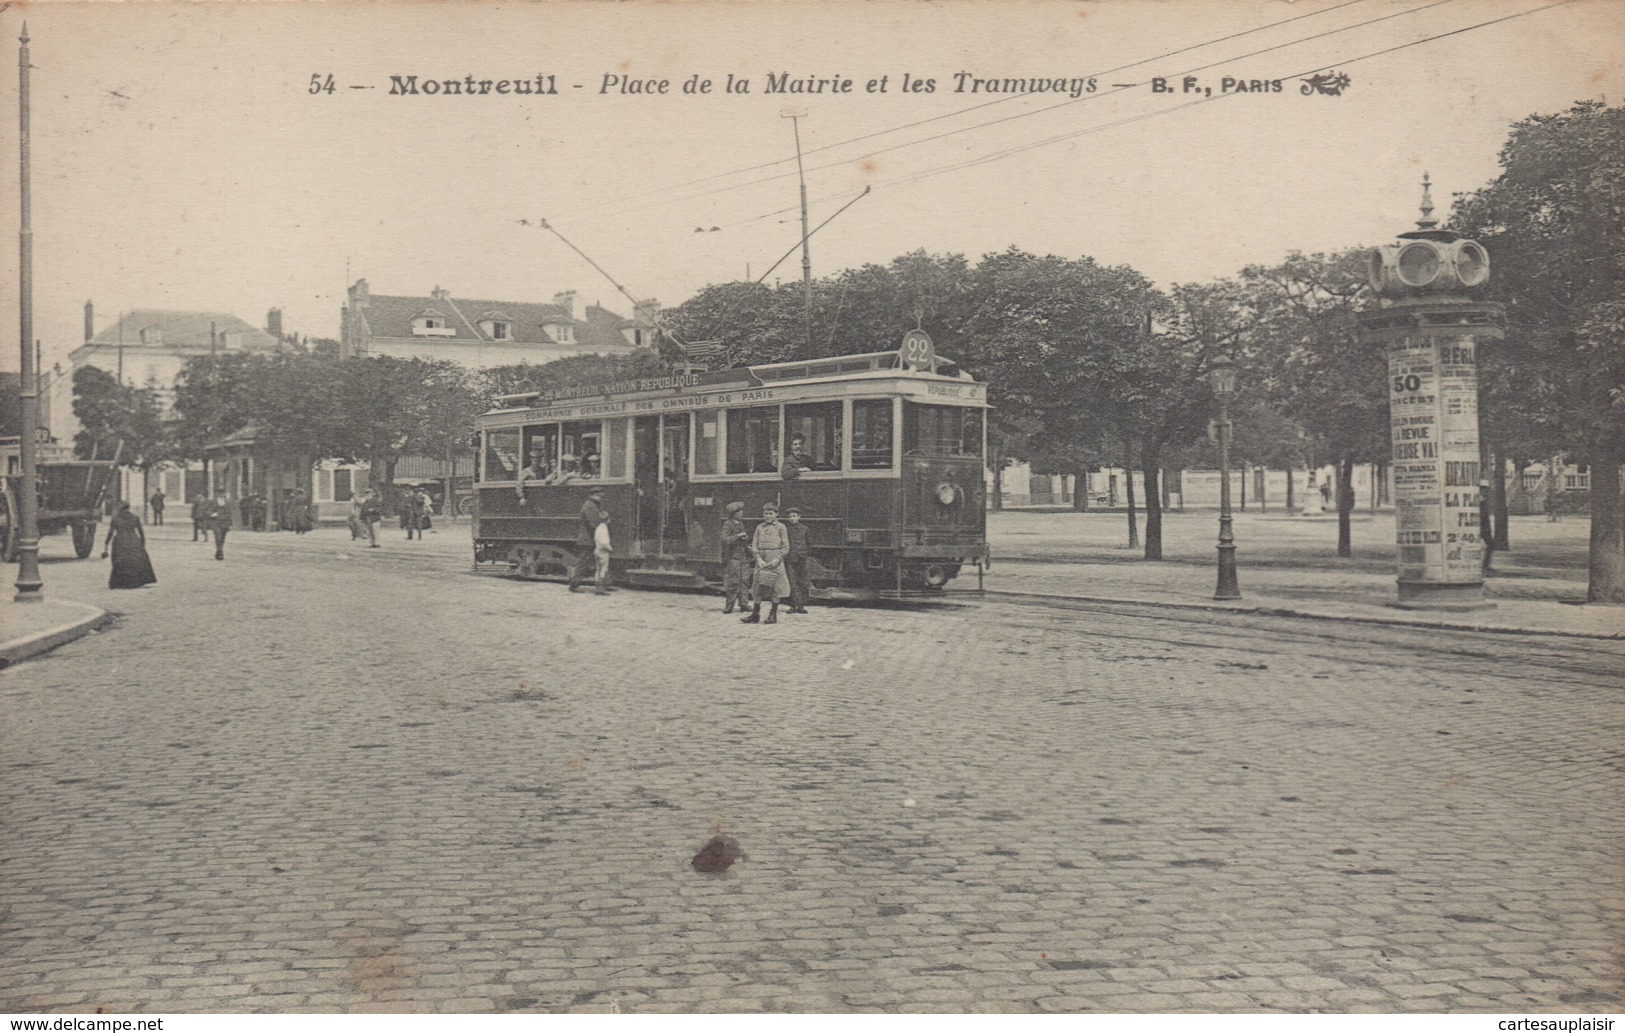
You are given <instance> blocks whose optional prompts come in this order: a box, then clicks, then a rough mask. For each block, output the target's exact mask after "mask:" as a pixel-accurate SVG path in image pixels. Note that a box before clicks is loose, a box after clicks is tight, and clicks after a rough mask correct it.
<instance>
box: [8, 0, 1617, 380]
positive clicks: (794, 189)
mask: <svg viewBox="0 0 1625 1033" xmlns="http://www.w3.org/2000/svg"><path fill="white" fill-rule="evenodd" d="M25 19H26V21H27V29H28V33H29V36H30V48H31V49H30V63H31V73H30V74H31V112H30V113H31V121H32V131H31V155H32V161H31V166H32V181H31V182H32V195H33V203H32V213H31V214H32V225H33V255H34V259H33V263H34V290H33V305H34V323H35V331H36V334H35V336H36V337H38V338H39V339H40V340H41V342H42V345H43V349H44V354H45V361H46V365H47V366H49V365H50V364H51V363H53V362H56V361H64V362H65V360H66V356H67V354H68V352H70V351H71V350H72V349H73V348H74V347H76V346H77V345H78V344H79V343H80V340H81V338H82V336H83V334H82V325H83V305H84V303H85V301H86V300H91V301H94V303H95V306H96V317H97V318H96V324H97V329H98V330H100V329H102V328H104V327H106V326H108V325H111V323H112V322H113V321H114V320H115V319H116V318H117V316H118V313H119V312H120V311H123V310H129V309H133V308H171V309H199V310H212V311H229V312H233V313H235V314H237V315H239V316H241V317H243V318H244V319H247V320H248V321H249V322H251V323H254V324H256V325H262V324H263V321H264V317H265V312H266V310H267V309H269V308H271V307H273V306H274V307H280V308H281V309H282V310H283V312H284V325H285V327H286V328H288V329H291V330H295V331H297V332H300V333H304V334H308V335H311V336H319V337H336V336H338V326H339V313H340V307H341V305H342V304H343V302H344V292H345V287H346V285H347V284H349V283H352V282H354V281H355V280H356V279H359V278H361V277H365V278H366V279H367V280H368V283H369V285H370V287H371V289H372V291H373V292H374V293H378V294H408V295H411V294H416V295H426V294H427V293H428V292H429V291H430V290H432V289H433V288H435V287H444V288H446V289H447V290H450V291H451V292H452V296H453V297H463V298H477V299H496V300H505V301H543V300H547V299H549V298H551V297H552V296H553V295H554V294H555V293H557V292H559V291H564V290H575V291H577V292H578V298H579V299H580V300H581V301H585V302H600V303H602V304H604V305H605V306H607V307H609V308H612V309H616V310H618V311H622V312H627V313H629V312H630V308H631V305H630V302H628V301H627V300H626V299H625V298H623V297H622V296H621V295H620V294H619V292H618V291H617V288H616V287H615V286H614V285H613V284H612V282H611V278H613V280H614V281H615V282H618V283H619V284H621V285H622V286H624V287H625V288H626V289H627V291H628V292H629V293H631V294H632V295H634V296H636V297H638V298H647V297H655V298H658V299H659V300H660V301H661V302H662V303H664V304H667V305H675V304H677V303H679V302H681V301H683V300H684V299H685V298H687V297H690V296H691V295H693V294H694V293H695V292H697V291H698V290H700V289H701V288H703V287H704V286H705V285H706V284H708V283H713V282H722V281H727V280H737V279H742V278H745V277H746V276H747V275H749V276H750V277H751V278H756V277H759V276H762V275H763V274H764V273H766V272H767V270H768V268H769V267H770V266H771V265H772V264H773V263H774V262H775V261H777V260H778V259H779V258H780V257H781V256H783V255H785V254H786V252H789V251H791V250H794V249H796V245H797V242H798V241H799V239H800V226H799V220H800V216H799V193H798V191H799V187H798V179H797V166H796V146H797V141H796V134H797V133H798V132H799V135H800V147H801V151H802V165H803V166H804V169H805V179H806V188H807V195H808V199H809V208H810V218H811V222H812V225H813V226H815V227H816V226H818V225H819V224H820V223H822V222H824V220H825V219H829V218H830V217H831V216H832V215H835V213H836V212H837V210H838V209H840V208H841V207H842V206H843V205H846V204H847V203H848V202H850V201H853V199H854V198H858V197H859V195H860V194H862V192H863V190H864V188H865V187H870V188H872V190H871V192H870V193H869V194H868V195H866V196H863V197H862V198H861V199H860V200H857V201H855V202H854V203H852V205H851V207H850V208H848V209H847V210H846V211H844V212H842V213H841V214H839V215H836V217H835V218H833V219H832V220H831V221H830V222H829V223H828V225H827V226H825V227H824V228H823V229H821V230H818V231H817V232H816V233H815V234H814V236H813V237H812V239H811V242H810V249H811V260H812V269H813V274H814V275H815V276H824V275H829V274H832V273H835V272H838V271H839V270H841V269H844V268H850V267H856V266H860V265H863V264H866V263H885V262H888V261H890V260H891V259H892V258H894V257H896V256H897V255H900V254H903V253H906V252H909V251H913V250H916V249H921V248H923V249H925V250H927V251H930V252H933V253H960V254H964V255H966V256H968V257H970V258H971V259H972V260H975V259H976V258H978V257H980V256H981V255H983V254H986V253H989V252H994V251H1000V250H1004V249H1006V248H1009V247H1019V248H1022V249H1025V250H1028V251H1032V252H1036V253H1040V254H1058V255H1064V256H1067V257H1077V256H1081V255H1089V256H1091V257H1093V258H1095V259H1096V260H1098V261H1100V262H1103V263H1106V264H1113V265H1115V264H1127V265H1131V266H1133V267H1134V268H1135V269H1137V270H1139V271H1140V272H1142V273H1144V274H1145V275H1147V276H1149V277H1150V278H1152V279H1153V280H1154V281H1156V282H1158V283H1160V284H1163V285H1169V284H1173V283H1176V282H1197V281H1207V280H1212V279H1215V278H1219V277H1223V276H1227V275H1233V274H1234V273H1236V272H1237V271H1238V270H1239V269H1241V268H1242V267H1243V266H1245V265H1248V264H1252V263H1272V262H1276V261H1279V260H1280V259H1281V258H1283V257H1285V255H1286V254H1287V253H1288V252H1290V251H1292V250H1301V251H1306V252H1314V251H1326V250H1335V249H1341V248H1344V247H1351V246H1356V245H1368V244H1375V243H1382V242H1385V241H1387V240H1389V239H1391V238H1392V236H1393V234H1395V233H1397V232H1401V231H1403V230H1407V229H1410V228H1412V226H1413V224H1414V220H1415V219H1416V218H1417V203H1418V200H1419V197H1420V183H1421V177H1422V174H1423V172H1424V171H1426V172H1427V173H1429V174H1430V176H1431V178H1432V182H1433V184H1434V186H1433V196H1434V198H1435V200H1436V202H1437V203H1438V205H1439V209H1440V211H1439V212H1438V213H1437V214H1439V215H1441V216H1443V215H1446V214H1447V213H1448V207H1449V199H1450V196H1451V194H1452V193H1455V192H1460V191H1469V190H1472V189H1476V188H1478V187H1480V186H1483V185H1485V184H1486V183H1488V182H1489V181H1490V180H1491V179H1493V178H1494V176H1495V174H1496V172H1497V154H1498V152H1499V150H1500V148H1501V146H1502V144H1503V143H1504V141H1505V139H1506V135H1507V131H1508V128H1509V127H1510V125H1511V124H1512V123H1513V122H1515V121H1518V120H1519V119H1522V118H1526V117H1528V116H1529V115H1532V114H1535V113H1550V112H1556V111H1560V110H1563V109H1565V108H1567V107H1568V106H1570V105H1571V104H1572V103H1573V102H1575V101H1577V100H1581V99H1602V100H1605V101H1608V102H1610V103H1614V104H1618V103H1620V102H1621V100H1622V97H1625V0H1570V2H1566V3H1554V2H1553V0H1295V2H1286V0H1227V2H1208V0H1202V2H1197V0H1156V2H1139V0H1112V2H1101V3H1063V2H1049V0H1031V2H1019V3H1008V2H1000V3H994V2H990V0H960V2H951V0H945V2H926V0H920V2H908V3H892V2H885V0H880V2H875V3H854V2H799V3H797V2H783V3H773V2H755V3H730V2H704V0H700V2H688V3H685V2H663V3H656V2H645V0H628V2H622V3H573V2H567V0H566V2H538V3H459V4H427V3H397V2H388V0H384V2H374V3H357V4H349V3H304V2H297V0H293V2H280V3H269V2H268V3H222V2H216V3H208V2H205V3H187V4H182V3H169V2H162V0H159V2H147V3H72V2H69V3H52V2H34V3H12V4H10V5H7V6H6V8H5V9H4V10H3V11H0V28H3V29H4V30H5V36H4V38H5V39H6V40H7V41H8V45H11V46H15V45H16V43H15V40H16V38H17V36H18V35H19V33H20V31H21V28H22V22H23V21H24V20H25ZM1483 23H1491V24H1483ZM1430 37H1438V38H1432V39H1430ZM7 67H8V68H9V67H11V66H10V65H9V63H8V65H7ZM1339 73H1341V74H1342V75H1346V76H1347V85H1346V87H1345V88H1343V89H1342V90H1341V92H1340V93H1337V94H1335V95H1334V94H1331V93H1324V92H1319V91H1316V90H1314V89H1313V88H1312V87H1311V86H1310V84H1309V82H1308V79H1309V77H1310V76H1312V75H1315V74H1323V75H1326V76H1331V75H1336V74H1339ZM730 75H732V76H733V77H734V81H735V84H736V85H737V84H738V83H739V82H740V81H745V82H748V84H749V92H748V93H743V92H728V90H727V86H728V77H729V76H730ZM905 75H906V76H907V77H908V82H909V83H910V84H911V85H915V86H916V87H917V88H916V89H912V90H909V89H905V85H904V77H905ZM1187 75H1190V76H1194V80H1193V82H1192V84H1191V87H1190V89H1189V90H1187V89H1186V80H1185V77H1186V76H1187ZM410 76H416V77H417V82H418V84H419V86H420V91H419V92H418V93H417V94H416V95H412V94H404V93H402V92H400V91H399V90H397V91H396V92H395V93H393V94H392V92H391V88H392V83H393V81H394V80H393V78H392V77H400V79H401V81H402V82H405V81H406V79H407V77H410ZM538 76H542V77H544V78H545V79H546V80H547V81H548V82H550V83H551V85H552V87H553V89H555V90H556V91H557V92H556V93H550V94H547V95H537V94H536V93H534V92H533V93H529V94H524V95H519V94H515V93H514V92H511V87H510V92H507V93H499V92H497V91H498V86H497V85H496V84H497V83H499V82H504V81H514V80H519V81H525V82H527V83H534V82H535V81H536V79H537V77H538ZM329 77H331V79H329ZM466 77H472V78H473V80H474V81H475V82H476V83H478V82H481V81H490V82H491V84H492V85H491V87H490V92H489V93H485V94H479V95H473V96H469V95H464V94H458V95H448V94H447V92H446V91H445V90H443V89H442V90H441V91H440V92H439V93H437V94H434V95H429V94H427V93H425V92H423V91H422V89H421V85H422V84H423V83H424V82H427V81H429V80H434V81H436V82H442V81H445V80H458V81H459V82H462V81H465V79H466ZM696 77H697V78H696ZM770 77H772V78H773V79H780V78H781V77H782V78H783V80H785V81H786V85H788V83H789V82H800V83H805V82H806V81H807V80H809V79H811V80H813V81H814V84H815V85H816V81H817V80H826V83H825V84H824V87H823V89H822V90H821V91H819V92H772V91H771V90H770V86H771V83H770ZM883 77H884V83H882V82H881V80H882V78H883ZM691 79H692V80H693V81H692V85H691V87H690V89H687V90H685V85H686V84H690V82H691ZM1007 79H1008V80H1024V81H1026V82H1027V83H1028V84H1029V85H1031V84H1032V83H1033V81H1034V80H1045V81H1047V83H1048V85H1050V86H1052V87H1053V86H1057V85H1059V87H1060V88H1061V92H1058V93H1057V92H1043V93H1038V92H1025V93H1022V92H1005V91H1004V90H1003V86H1004V83H1003V80H1007ZM1156 79H1163V80H1165V81H1166V85H1167V89H1166V91H1161V92H1159V91H1158V90H1156V88H1155V86H1154V80H1156ZM1227 79H1228V80H1233V81H1239V82H1244V83H1249V84H1250V83H1251V82H1252V81H1254V80H1257V81H1259V82H1260V83H1263V84H1266V85H1264V88H1263V89H1262V90H1259V91H1252V90H1248V91H1246V92H1242V91H1239V90H1235V89H1229V90H1227V89H1226V88H1225V87H1226V85H1227V84H1226V80H1227ZM828 80H833V81H834V83H836V84H839V83H841V82H843V81H850V87H849V88H848V90H847V91H845V92H841V91H840V88H839V86H838V85H836V86H833V87H832V86H831V85H830V84H829V83H828V82H827V81H828ZM976 80H983V83H982V84H980V85H979V84H978V83H977V82H976ZM1091 80H1093V83H1094V89H1093V91H1092V92H1091V91H1090V90H1089V89H1088V83H1089V82H1090V81H1091ZM662 81H663V82H665V83H666V87H665V92H664V93H662V92H660V85H659V84H660V83H661V82H662ZM704 81H709V83H710V89H709V91H708V92H703V91H701V89H700V83H702V82H704ZM989 81H994V82H995V86H997V87H999V88H1000V89H999V92H991V93H990V92H987V90H988V87H987V85H986V84H987V82H989ZM1057 81H1059V82H1057ZM926 82H929V83H930V86H929V87H926V86H923V85H921V84H923V83H926ZM1276 82H1279V84H1280V85H1279V89H1278V90H1277V89H1276V88H1275V86H1274V83H1276ZM329 83H330V84H331V87H332V88H331V90H330V91H329V90H328V89H327V86H328V85H329ZM871 87H872V88H871ZM1074 90H1076V91H1077V94H1078V95H1077V96H1076V97H1074V96H1072V92H1073V91H1074ZM1208 90H1211V94H1209V93H1207V92H1206V91H1208ZM313 91H314V92H313ZM1305 91H1308V95H1306V93H1305ZM0 107H3V108H4V109H5V111H6V113H7V114H6V115H5V119H4V122H3V123H0V124H3V125H4V127H5V128H4V130H3V131H0V166H3V168H4V170H5V175H6V176H8V177H14V176H15V175H16V170H17V168H18V164H19V163H18V151H17V148H18V134H17V132H16V129H15V126H16V125H17V122H16V120H15V116H14V114H13V113H15V112H16V111H17V109H18V95H17V82H16V79H15V78H14V77H13V75H12V74H11V73H9V72H8V73H7V75H6V77H5V81H4V82H3V83H0ZM788 113H796V114H798V115H802V116H804V117H797V118H794V119H792V118H789V117H786V116H787V114H788ZM14 185H15V180H14V179H13V180H11V181H10V182H8V184H7V188H6V189H4V190H0V197H4V198H6V202H5V204H6V210H4V211H3V212H0V233H4V234H7V235H9V238H10V239H12V240H16V239H17V229H18V212H17V206H16V202H15V198H16V196H17V191H16V190H15V188H14ZM544 219H545V220H547V221H548V223H549V224H550V225H552V226H553V227H554V228H555V229H556V230H557V231H558V233H559V234H562V235H563V237H564V238H567V239H568V241H569V242H570V244H573V245H574V246H575V247H576V248H579V249H580V251H582V252H584V253H585V254H586V255H587V256H590V258H591V259H592V260H594V261H595V262H596V263H597V264H598V265H599V266H601V267H602V269H603V272H600V271H598V270H595V269H594V268H593V267H592V266H591V265H590V264H588V262H587V261H585V260H584V259H583V258H582V257H580V256H579V255H578V254H577V253H576V252H575V251H573V250H572V249H571V247H570V246H569V245H567V244H566V243H565V241H564V240H563V239H561V238H560V236H558V235H555V234H554V233H552V232H549V231H548V230H546V229H544V228H542V226H541V222H542V220H544ZM4 254H5V259H4V266H3V268H0V309H3V310H4V316H5V320H4V326H5V328H6V334H7V336H6V337H5V338H4V339H3V340H0V369H13V370H14V369H16V368H17V366H18V361H19V359H18V342H17V335H16V333H15V332H14V331H13V330H12V329H11V328H14V327H16V326H17V325H18V324H17V309H18V305H19V293H18V264H17V258H16V255H17V251H16V249H15V248H13V247H10V246H8V247H7V248H6V249H5V251H4ZM606 273H607V274H608V275H607V276H606V275H605V274H606ZM800 275H801V261H800V255H799V253H797V254H794V255H792V256H790V257H789V258H786V259H785V261H784V262H783V264H781V265H779V266H778V268H777V269H776V270H775V271H774V272H773V273H772V274H771V275H770V280H769V282H771V281H772V280H775V279H783V280H785V281H794V280H795V279H797V278H799V276H800ZM905 329H908V328H906V327H900V328H899V333H900V334H901V332H902V331H903V330H905Z"/></svg>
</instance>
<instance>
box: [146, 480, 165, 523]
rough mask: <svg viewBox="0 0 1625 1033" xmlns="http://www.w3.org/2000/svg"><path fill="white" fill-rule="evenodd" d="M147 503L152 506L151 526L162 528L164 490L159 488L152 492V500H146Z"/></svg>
mask: <svg viewBox="0 0 1625 1033" xmlns="http://www.w3.org/2000/svg"><path fill="white" fill-rule="evenodd" d="M147 502H148V504H149V505H151V506H152V526H154V527H162V526H163V524H164V489H162V488H159V489H158V490H157V491H155V492H153V493H152V498H150V499H148V500H147Z"/></svg>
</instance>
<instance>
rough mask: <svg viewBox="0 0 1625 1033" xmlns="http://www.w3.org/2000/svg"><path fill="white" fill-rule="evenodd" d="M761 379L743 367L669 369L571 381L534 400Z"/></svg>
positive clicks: (744, 383)
mask: <svg viewBox="0 0 1625 1033" xmlns="http://www.w3.org/2000/svg"><path fill="white" fill-rule="evenodd" d="M761 383H762V382H761V381H760V380H759V379H757V377H756V374H755V373H754V372H752V371H751V370H750V369H746V368H740V369H722V370H717V371H716V372H714V373H671V374H668V375H666V376H663V377H639V378H636V379H632V380H612V381H609V382H607V383H603V384H570V385H566V386H564V387H558V388H551V389H549V390H546V391H541V392H538V393H537V395H536V397H535V401H537V402H541V403H554V402H567V401H571V400H573V399H577V398H607V397H610V396H612V395H629V394H639V393H641V392H645V391H681V390H683V389H684V388H690V387H721V386H724V385H726V386H739V387H747V386H748V387H760V386H761Z"/></svg>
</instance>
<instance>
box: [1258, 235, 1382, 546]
mask: <svg viewBox="0 0 1625 1033" xmlns="http://www.w3.org/2000/svg"><path fill="white" fill-rule="evenodd" d="M1365 255H1366V252H1365V250H1364V249H1351V250H1347V251H1342V252H1338V253H1336V254H1330V255H1325V254H1315V255H1304V254H1301V253H1299V252H1296V251H1294V252H1292V253H1291V254H1290V255H1288V256H1287V259H1286V261H1285V262H1283V263H1281V264H1280V265H1278V266H1274V267H1269V268H1266V267H1264V266H1250V267H1248V268H1246V269H1244V270H1242V273H1241V288H1242V291H1243V294H1244V297H1245V299H1246V304H1247V305H1248V306H1249V308H1250V310H1251V312H1250V320H1251V323H1252V326H1251V328H1250V329H1249V331H1248V333H1247V334H1246V335H1245V338H1244V347H1245V351H1246V354H1247V366H1248V368H1249V370H1250V372H1249V374H1248V375H1247V377H1246V380H1247V381H1253V380H1255V379H1256V382H1257V383H1258V384H1259V386H1260V387H1262V389H1263V393H1264V395H1265V397H1266V398H1267V399H1268V400H1269V402H1270V405H1271V407H1272V408H1274V409H1276V410H1277V411H1279V412H1280V413H1281V414H1283V415H1285V416H1286V417H1287V418H1289V419H1291V420H1292V421H1293V422H1295V423H1297V424H1298V425H1300V426H1302V427H1304V428H1305V429H1306V430H1307V431H1308V433H1309V434H1310V435H1311V436H1312V437H1313V438H1315V439H1316V440H1317V441H1319V442H1320V443H1321V444H1322V446H1323V448H1324V452H1323V453H1322V457H1323V458H1329V459H1331V461H1332V462H1333V463H1334V464H1335V465H1336V467H1337V555H1339V556H1342V557H1345V558H1346V557H1348V556H1350V555H1352V548H1351V545H1350V541H1351V538H1350V526H1349V521H1350V519H1351V514H1352V512H1353V509H1354V487H1353V476H1354V466H1355V464H1357V463H1382V462H1385V461H1387V459H1388V458H1389V457H1390V455H1391V445H1390V442H1389V430H1388V394H1387V376H1388V369H1387V358H1386V356H1385V355H1384V354H1383V352H1382V350H1381V349H1380V348H1374V347H1371V346H1370V345H1367V344H1365V343H1364V342H1363V341H1362V340H1361V334H1360V326H1359V311H1360V308H1361V307H1362V305H1364V304H1366V303H1368V301H1369V292H1368V291H1367V290H1366V271H1365ZM1244 384H1245V382H1244Z"/></svg>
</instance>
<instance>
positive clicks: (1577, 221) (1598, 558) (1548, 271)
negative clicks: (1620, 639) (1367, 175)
mask: <svg viewBox="0 0 1625 1033" xmlns="http://www.w3.org/2000/svg"><path fill="white" fill-rule="evenodd" d="M1500 161H1501V174H1500V176H1498V177H1497V178H1496V179H1495V180H1494V181H1493V182H1491V183H1490V184H1489V185H1488V186H1486V187H1484V188H1483V189H1481V190H1478V191H1475V192H1473V193H1470V194H1467V195H1465V196H1463V197H1460V198H1458V200H1457V203H1456V208H1455V213H1454V215H1453V216H1452V219H1451V228H1452V229H1454V230H1455V231H1456V232H1458V233H1462V234H1464V235H1466V236H1470V237H1474V238H1476V239H1477V240H1479V241H1480V242H1482V243H1483V244H1484V245H1485V247H1486V248H1487V249H1488V250H1489V252H1490V256H1491V261H1492V263H1493V264H1492V267H1491V278H1490V291H1491V293H1492V295H1493V296H1494V297H1496V298H1498V299H1500V300H1502V301H1504V302H1505V303H1506V306H1507V321H1508V324H1509V325H1508V328H1507V337H1506V340H1505V341H1504V342H1502V343H1501V344H1500V345H1499V346H1496V347H1493V348H1488V349H1484V351H1487V352H1488V358H1487V360H1486V361H1485V365H1486V372H1487V379H1488V380H1489V382H1490V384H1491V385H1492V391H1493V392H1494V399H1495V401H1496V404H1497V406H1498V407H1499V406H1506V407H1507V409H1508V411H1509V413H1510V418H1511V419H1513V420H1516V421H1521V422H1524V423H1527V424H1529V425H1533V426H1536V427H1540V428H1543V429H1544V430H1546V431H1549V432H1550V438H1549V439H1548V443H1561V444H1563V445H1566V446H1567V447H1568V448H1570V449H1573V450H1574V451H1575V452H1577V453H1579V456H1580V458H1581V459H1582V460H1583V461H1585V462H1589V463H1590V464H1591V475H1592V489H1591V501H1592V510H1591V556H1590V568H1591V583H1590V587H1589V590H1588V595H1587V597H1588V599H1590V600H1591V601H1594V602H1611V603H1625V505H1622V503H1621V498H1620V471H1619V467H1620V463H1621V462H1622V461H1625V296H1622V293H1621V286H1622V283H1625V275H1622V274H1625V243H1622V242H1625V107H1612V108H1610V107H1607V106H1605V105H1604V104H1602V103H1600V102H1597V101H1582V102H1580V103H1578V104H1575V105H1574V106H1573V107H1571V108H1569V109H1568V110H1566V111H1562V112H1559V113H1557V114H1552V115H1534V116H1532V117H1530V118H1527V119H1525V120H1523V121H1522V122H1519V123H1517V124H1516V125H1514V126H1513V127H1512V131H1511V134H1510V135H1509V136H1508V138H1507V142H1506V145H1505V146H1504V147H1503V148H1502V150H1501V155H1500Z"/></svg>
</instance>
